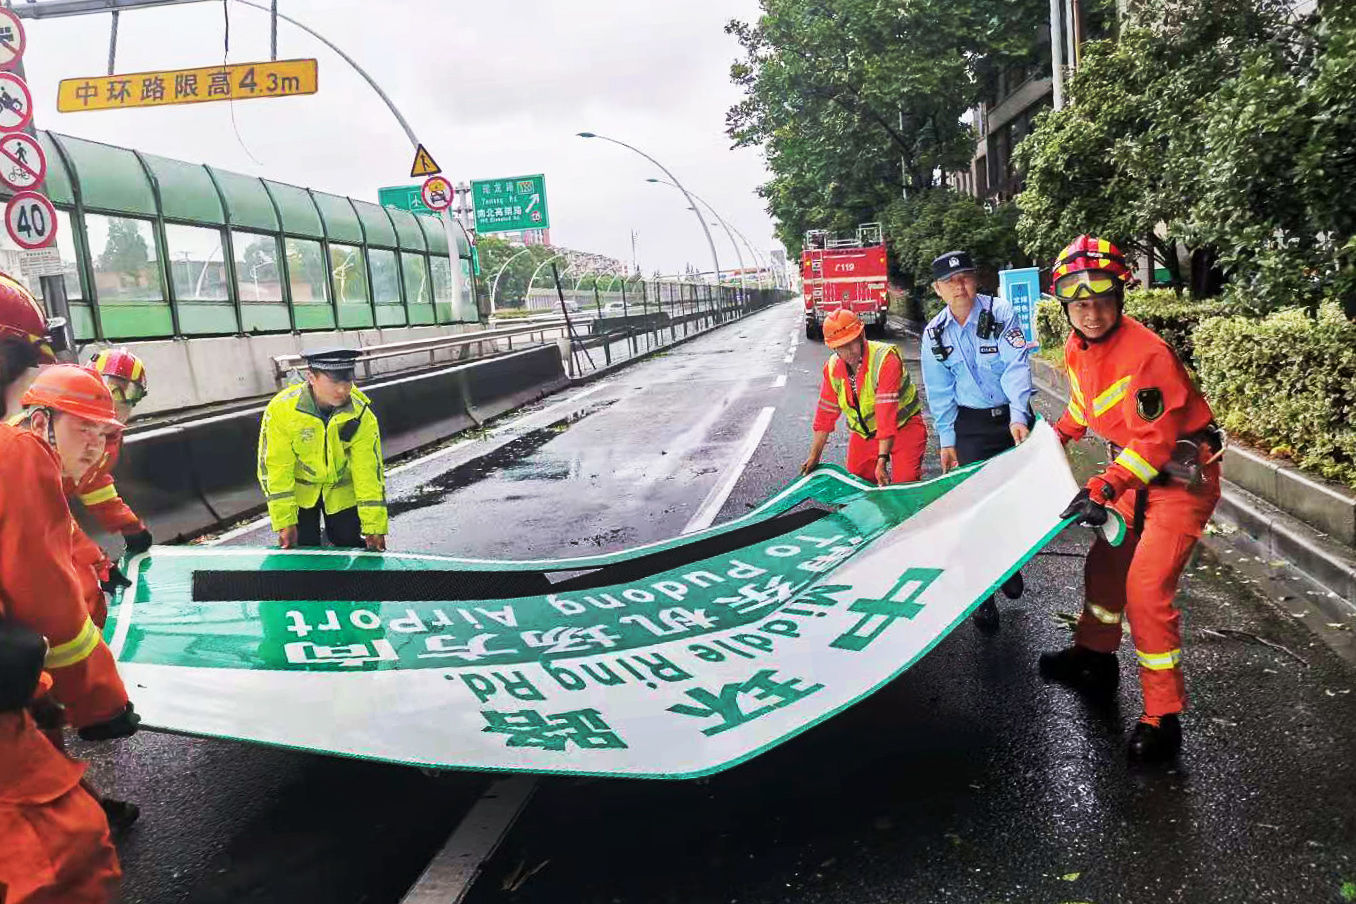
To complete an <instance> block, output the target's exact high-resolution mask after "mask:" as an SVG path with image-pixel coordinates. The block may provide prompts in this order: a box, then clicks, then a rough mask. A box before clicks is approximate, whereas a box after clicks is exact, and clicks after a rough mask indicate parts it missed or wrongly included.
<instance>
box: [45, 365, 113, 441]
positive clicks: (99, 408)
mask: <svg viewBox="0 0 1356 904" xmlns="http://www.w3.org/2000/svg"><path fill="white" fill-rule="evenodd" d="M20 404H21V405H23V406H24V407H25V408H50V409H52V410H53V411H62V412H65V413H66V414H70V415H73V416H75V417H78V418H80V419H82V420H86V421H93V422H94V423H96V424H105V425H107V426H109V427H122V426H123V423H122V421H120V420H118V415H117V412H116V411H115V410H114V408H113V396H112V394H111V393H110V392H109V391H108V387H107V386H105V385H104V381H103V378H102V377H101V376H99V374H97V373H95V372H94V371H92V370H90V369H89V368H87V367H81V366H79V365H78V364H55V365H53V366H51V367H44V368H43V369H42V370H41V371H40V372H39V373H38V376H37V378H36V379H35V380H34V381H33V385H31V386H29V387H28V391H27V392H25V393H24V397H23V399H22V400H20Z"/></svg>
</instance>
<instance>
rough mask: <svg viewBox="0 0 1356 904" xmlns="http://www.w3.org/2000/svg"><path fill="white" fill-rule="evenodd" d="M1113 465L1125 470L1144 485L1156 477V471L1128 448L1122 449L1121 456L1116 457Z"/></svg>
mask: <svg viewBox="0 0 1356 904" xmlns="http://www.w3.org/2000/svg"><path fill="white" fill-rule="evenodd" d="M1115 464H1118V465H1120V466H1121V467H1122V468H1125V470H1127V471H1129V472H1130V473H1131V474H1134V475H1135V476H1136V477H1138V478H1139V479H1140V480H1142V481H1144V482H1145V483H1149V482H1150V481H1151V480H1153V479H1154V478H1155V477H1157V476H1158V469H1157V468H1155V467H1154V466H1153V465H1151V464H1149V463H1148V462H1147V461H1145V460H1144V458H1143V457H1142V456H1141V455H1140V454H1139V453H1138V452H1136V451H1135V450H1134V449H1131V448H1130V447H1129V446H1127V447H1126V448H1124V449H1122V450H1121V454H1120V455H1117V456H1116V461H1115Z"/></svg>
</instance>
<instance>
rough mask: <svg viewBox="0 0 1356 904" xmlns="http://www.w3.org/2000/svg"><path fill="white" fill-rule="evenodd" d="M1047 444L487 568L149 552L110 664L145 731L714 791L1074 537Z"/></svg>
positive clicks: (231, 551)
mask: <svg viewBox="0 0 1356 904" xmlns="http://www.w3.org/2000/svg"><path fill="white" fill-rule="evenodd" d="M1076 491H1077V484H1076V483H1075V482H1074V480H1073V477H1072V476H1071V474H1070V473H1069V468H1068V464H1067V462H1066V460H1065V457H1064V453H1063V450H1062V449H1061V447H1060V444H1059V441H1058V439H1057V438H1056V437H1055V434H1054V431H1053V430H1052V429H1051V428H1050V426H1049V425H1048V424H1046V423H1044V422H1041V423H1038V424H1037V426H1036V428H1035V429H1034V430H1033V431H1032V434H1031V437H1030V439H1029V440H1028V441H1027V442H1024V443H1023V444H1022V445H1020V446H1018V447H1017V448H1016V449H1014V450H1012V451H1010V452H1007V453H1004V454H1003V455H1000V456H998V457H997V458H995V459H992V460H990V461H988V462H985V463H983V464H981V465H973V466H970V467H968V468H963V469H960V470H957V471H953V472H951V473H950V474H947V475H946V476H944V477H940V478H938V479H936V480H932V481H928V482H925V483H919V484H908V485H903V486H897V487H885V488H877V487H873V486H870V485H868V484H867V483H865V482H863V481H861V480H859V479H857V478H855V477H852V476H850V475H848V474H846V473H845V472H843V471H842V470H840V469H837V468H823V469H820V470H818V471H816V472H815V473H813V474H811V475H810V476H808V477H803V478H800V479H798V480H797V481H796V482H795V483H793V484H792V485H790V486H789V487H787V488H786V489H785V490H783V491H782V492H780V493H778V494H777V495H776V496H774V497H773V498H772V499H770V500H768V501H767V502H766V503H764V504H763V505H762V506H760V507H759V508H757V509H755V510H754V511H753V512H750V513H749V514H748V515H745V516H744V517H742V518H739V519H737V520H736V521H733V522H730V523H729V524H725V525H721V526H719V527H715V528H711V529H708V530H706V531H702V532H699V533H696V534H692V535H689V536H685V537H681V538H678V539H674V540H669V541H665V542H661V543H655V544H651V545H649V546H643V547H638V548H635V549H630V550H626V551H623V552H619V553H615V554H612V555H607V556H593V557H587V558H578V559H563V560H550V561H526V562H491V561H485V560H476V559H451V558H446V557H441V556H423V555H414V554H394V553H391V554H385V555H380V554H375V553H366V552H354V551H348V550H344V551H337V550H301V551H289V552H283V551H280V550H275V549H242V548H223V547H218V548H214V549H205V548H202V547H155V548H153V549H152V550H151V551H150V552H148V553H146V554H144V555H141V556H137V557H135V558H133V559H132V560H131V561H130V562H129V563H128V565H127V573H128V575H129V576H130V577H131V579H132V582H133V583H132V587H131V588H129V590H128V591H126V592H124V593H122V594H121V595H120V597H119V599H118V600H117V601H116V602H115V605H114V606H113V608H112V610H111V612H110V615H109V619H108V623H107V626H106V630H105V634H104V636H105V638H106V640H107V641H108V643H109V646H110V647H111V649H112V651H113V653H114V655H115V656H116V657H117V659H118V668H119V670H120V671H121V673H122V675H123V679H124V681H125V682H126V683H127V686H128V688H129V689H130V690H131V691H132V696H133V701H134V702H135V704H136V707H137V711H138V712H140V713H142V714H143V718H144V720H145V724H146V725H147V726H149V727H154V728H159V729H164V730H168V731H174V732H180V733H186V734H192V735H201V736H208V737H222V738H234V739H240V740H245V741H252V742H257V743H263V744H275V745H281V746H286V747H291V748H298V749H303V750H312V751H316V752H322V753H331V754H339V755H346V756H355V757H363V758H371V759H378V760H385V761H390V762H397V763H407V764H418V765H428V766H435V767H442V768H465V769H477V770H512V771H525V772H543V773H573V774H593V775H613V776H632V777H649V778H689V777H695V776H700V775H705V774H709V773H712V772H717V771H720V770H722V769H725V768H728V767H730V766H733V765H735V764H736V763H739V762H742V761H744V760H746V759H749V758H750V757H753V756H756V755H757V754H759V753H761V752H762V751H765V750H767V749H769V748H771V747H774V746H776V745H777V744H779V743H781V742H782V741H785V740H787V739H789V738H791V737H794V736H795V735H797V734H799V733H800V732H802V731H805V730H806V729H807V728H809V727H811V726H813V725H815V724H816V723H818V722H820V721H822V720H824V719H827V718H829V717H830V716H832V715H834V714H835V713H837V712H839V711H841V710H843V709H844V708H846V707H848V706H851V705H852V704H853V703H856V702H857V701H859V700H861V699H863V698H865V697H866V696H868V695H869V694H871V693H872V692H874V691H875V690H876V689H878V688H880V687H881V686H883V685H884V684H886V683H888V682H889V681H891V680H893V679H894V678H895V677H896V676H898V675H899V674H900V673H901V672H903V671H904V670H905V669H907V668H908V667H909V666H910V665H911V664H912V663H913V662H915V661H916V660H917V659H918V658H919V657H921V656H923V655H924V654H925V653H927V652H928V651H929V650H930V649H932V647H933V646H935V645H936V644H937V643H938V642H940V641H941V639H942V638H944V637H945V636H946V635H947V633H949V632H950V631H951V630H952V629H953V628H954V627H955V626H956V625H958V624H960V623H962V622H963V621H964V619H965V617H966V615H967V614H968V613H969V612H970V610H971V609H973V608H974V607H975V606H976V605H978V604H979V602H980V601H981V600H984V599H986V598H988V596H989V594H990V593H992V592H993V591H994V590H995V589H996V588H997V586H998V585H999V584H1000V583H1001V582H1002V581H1003V580H1004V579H1005V578H1006V577H1007V576H1008V575H1010V574H1011V573H1012V572H1013V571H1014V570H1015V569H1016V568H1018V567H1020V566H1021V565H1022V564H1023V563H1024V562H1025V561H1026V560H1027V559H1029V558H1030V557H1031V556H1032V555H1034V554H1035V553H1036V551H1037V550H1039V549H1040V548H1041V547H1042V546H1044V545H1045V544H1046V543H1047V542H1048V541H1049V540H1050V539H1052V538H1053V537H1054V536H1055V535H1056V534H1057V533H1058V532H1059V531H1060V530H1062V529H1063V528H1064V527H1065V526H1066V524H1067V522H1064V521H1061V520H1060V518H1059V512H1060V510H1061V509H1062V508H1063V507H1064V505H1065V503H1066V502H1067V501H1068V500H1069V499H1070V498H1072V497H1073V495H1074V493H1075V492H1076Z"/></svg>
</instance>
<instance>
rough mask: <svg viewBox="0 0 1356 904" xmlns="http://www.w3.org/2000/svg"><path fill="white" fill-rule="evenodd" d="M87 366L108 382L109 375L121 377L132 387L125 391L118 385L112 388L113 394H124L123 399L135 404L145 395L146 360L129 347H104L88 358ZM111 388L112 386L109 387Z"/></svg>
mask: <svg viewBox="0 0 1356 904" xmlns="http://www.w3.org/2000/svg"><path fill="white" fill-rule="evenodd" d="M89 366H90V368H91V369H92V370H94V371H95V372H96V373H98V374H99V375H100V376H102V377H104V382H108V378H109V377H121V378H122V379H124V380H126V381H127V382H128V383H129V384H130V387H129V388H131V389H132V391H131V392H127V391H125V390H124V389H123V387H121V386H119V387H117V389H116V390H114V396H115V397H116V396H117V395H119V394H122V395H124V399H123V401H126V402H130V403H132V404H136V403H137V402H139V401H141V400H142V398H144V397H145V395H146V388H147V384H146V362H144V361H142V360H141V359H140V358H138V357H137V356H136V355H135V354H133V353H132V351H131V350H130V349H126V348H106V349H104V350H103V351H101V352H95V354H94V357H92V358H90V359H89ZM109 388H110V389H113V387H109Z"/></svg>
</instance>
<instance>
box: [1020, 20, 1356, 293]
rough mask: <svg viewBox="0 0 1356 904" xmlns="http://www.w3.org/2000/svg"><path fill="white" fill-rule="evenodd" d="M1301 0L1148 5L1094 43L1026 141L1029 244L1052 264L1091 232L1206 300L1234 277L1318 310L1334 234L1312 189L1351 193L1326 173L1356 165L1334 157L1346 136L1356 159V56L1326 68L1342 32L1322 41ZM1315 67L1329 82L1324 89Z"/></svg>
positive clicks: (1023, 204)
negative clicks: (1354, 67) (1184, 263)
mask: <svg viewBox="0 0 1356 904" xmlns="http://www.w3.org/2000/svg"><path fill="white" fill-rule="evenodd" d="M1292 6H1293V4H1291V3H1290V2H1289V0H1139V2H1137V3H1136V4H1134V5H1133V6H1132V14H1131V16H1130V18H1129V20H1128V21H1127V22H1126V23H1125V25H1124V27H1123V28H1122V31H1121V34H1120V37H1119V40H1117V41H1114V42H1112V41H1101V42H1093V43H1091V44H1089V45H1087V46H1086V47H1085V48H1084V50H1083V59H1082V64H1081V66H1080V68H1079V70H1078V72H1077V73H1076V74H1075V76H1074V77H1073V79H1072V80H1071V81H1070V84H1069V91H1068V95H1069V104H1068V106H1066V107H1065V109H1063V110H1061V111H1058V112H1050V113H1046V114H1045V115H1043V116H1042V117H1041V118H1040V120H1039V121H1038V125H1037V128H1036V130H1035V132H1034V133H1033V134H1032V135H1031V136H1029V137H1028V138H1027V140H1026V141H1024V142H1023V143H1022V144H1021V145H1020V146H1019V148H1018V150H1017V154H1016V157H1017V161H1018V164H1019V165H1020V166H1022V167H1023V168H1024V169H1025V173H1026V188H1025V190H1024V191H1023V193H1022V194H1021V195H1020V197H1019V198H1018V204H1019V206H1020V208H1021V214H1022V215H1021V218H1020V220H1019V222H1018V231H1019V234H1020V236H1021V240H1022V243H1023V245H1024V247H1025V248H1026V249H1027V250H1028V251H1029V252H1030V253H1032V254H1033V255H1035V256H1037V257H1041V258H1045V259H1049V258H1051V257H1053V256H1054V254H1055V253H1057V251H1058V250H1059V248H1061V247H1062V246H1063V245H1064V244H1065V243H1067V242H1068V241H1069V240H1070V239H1071V238H1072V237H1073V236H1075V235H1077V234H1079V233H1082V232H1091V233H1096V234H1098V235H1101V236H1103V237H1106V238H1109V239H1111V240H1113V241H1115V242H1117V243H1118V244H1121V245H1122V246H1123V247H1125V248H1127V249H1128V250H1130V251H1132V252H1138V253H1141V254H1142V253H1145V252H1152V253H1153V254H1154V257H1155V259H1156V260H1157V261H1158V262H1162V263H1163V264H1164V265H1166V266H1167V267H1168V269H1169V271H1170V272H1171V274H1172V281H1173V283H1174V285H1175V286H1179V287H1180V286H1181V285H1183V284H1184V283H1186V282H1188V281H1189V282H1190V285H1191V288H1192V291H1193V294H1194V295H1196V296H1198V297H1206V296H1209V295H1213V294H1216V293H1217V292H1218V291H1219V289H1220V286H1221V281H1222V277H1223V276H1225V275H1228V276H1229V277H1230V278H1231V279H1233V280H1234V283H1235V291H1237V290H1238V289H1242V288H1247V289H1248V290H1249V291H1250V293H1251V296H1252V298H1253V300H1254V303H1256V304H1257V305H1259V306H1275V305H1277V304H1287V303H1296V302H1306V303H1312V304H1316V300H1315V297H1314V296H1315V295H1316V293H1317V291H1318V290H1317V287H1318V286H1319V285H1320V283H1321V281H1322V280H1321V273H1322V272H1323V270H1324V266H1323V259H1324V257H1325V255H1326V256H1327V257H1329V258H1331V247H1327V248H1325V246H1331V245H1332V240H1331V238H1329V237H1325V236H1324V235H1323V233H1324V229H1323V228H1316V227H1317V223H1318V221H1319V220H1320V219H1322V217H1320V216H1316V209H1315V208H1316V206H1317V204H1316V202H1315V200H1314V199H1313V198H1312V197H1311V196H1312V195H1313V194H1314V189H1315V188H1317V189H1318V193H1319V194H1320V195H1321V196H1322V197H1323V198H1331V197H1342V195H1341V189H1340V188H1339V186H1337V185H1336V184H1335V182H1336V181H1340V180H1334V179H1333V178H1332V177H1331V176H1330V175H1328V173H1327V171H1328V170H1329V169H1331V170H1332V172H1333V173H1334V174H1335V173H1339V172H1345V173H1346V176H1347V179H1348V180H1349V178H1350V177H1351V175H1352V173H1351V170H1350V166H1349V165H1348V166H1346V167H1345V168H1344V167H1343V165H1342V163H1341V162H1339V158H1341V157H1342V148H1343V142H1345V148H1346V149H1347V151H1346V157H1347V158H1348V159H1349V157H1350V147H1351V143H1350V142H1351V139H1352V134H1351V124H1350V123H1351V117H1350V113H1349V111H1350V110H1351V103H1352V95H1351V89H1350V81H1351V79H1350V68H1349V64H1348V66H1347V67H1344V66H1341V65H1337V66H1329V65H1327V64H1326V63H1324V62H1323V60H1324V56H1325V54H1324V46H1323V45H1324V43H1325V42H1326V43H1328V44H1332V45H1334V46H1337V45H1339V44H1340V41H1338V40H1336V39H1335V37H1334V36H1335V35H1337V34H1338V33H1340V32H1341V29H1340V28H1337V27H1336V23H1333V32H1332V35H1333V36H1330V37H1329V38H1323V37H1321V35H1322V34H1323V30H1322V29H1319V28H1317V25H1318V23H1319V20H1318V19H1317V17H1316V16H1314V15H1310V16H1296V15H1295V14H1294V11H1293V9H1292ZM1345 46H1346V47H1347V49H1348V51H1349V49H1350V44H1349V43H1348V44H1347V45H1345ZM1334 59H1336V57H1334ZM1316 70H1317V71H1318V72H1327V73H1329V74H1330V75H1331V76H1332V78H1331V79H1328V80H1326V81H1324V82H1323V83H1322V87H1319V86H1318V85H1317V84H1316V82H1317V81H1318V79H1317V78H1316ZM1325 91H1326V92H1328V93H1329V95H1330V96H1328V97H1326V98H1324V97H1323V96H1322V95H1323V92H1325ZM1339 98H1340V99H1342V100H1341V101H1339V100H1338V99H1339ZM1343 103H1345V107H1343V105H1342V104H1343ZM1343 110H1345V111H1346V112H1342V111H1343ZM1316 136H1322V139H1321V140H1317V141H1314V140H1312V139H1313V138H1314V137H1316ZM1306 154H1307V155H1308V156H1307V157H1306ZM1306 159H1309V160H1312V161H1313V163H1312V165H1311V166H1310V167H1309V168H1308V169H1307V171H1306V169H1305V166H1304V161H1305V160H1306ZM1347 190H1349V181H1348V182H1347ZM1345 197H1346V198H1348V199H1350V195H1347V196H1345ZM1329 210H1330V212H1334V213H1335V212H1336V211H1335V210H1332V209H1331V208H1330V209H1329ZM1348 210H1349V208H1348ZM1341 219H1342V216H1341V215H1340V214H1339V215H1338V216H1337V217H1335V218H1334V217H1330V216H1329V217H1327V218H1326V220H1324V222H1325V225H1326V226H1327V227H1333V226H1336V225H1337V224H1338V223H1339V222H1340V220H1341ZM1345 234H1346V235H1350V231H1349V230H1348V231H1347V232H1346V233H1345ZM1329 235H1331V233H1329ZM1179 243H1180V245H1182V246H1184V247H1185V248H1186V249H1187V251H1188V252H1189V255H1190V261H1191V268H1190V272H1189V275H1188V274H1183V273H1182V272H1181V271H1180V268H1179V266H1178V251H1177V249H1178V246H1179Z"/></svg>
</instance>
